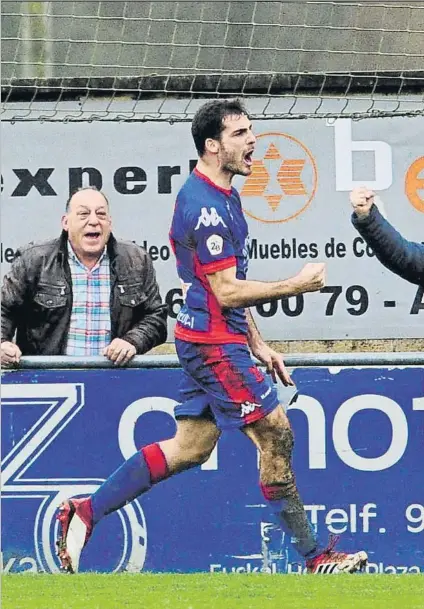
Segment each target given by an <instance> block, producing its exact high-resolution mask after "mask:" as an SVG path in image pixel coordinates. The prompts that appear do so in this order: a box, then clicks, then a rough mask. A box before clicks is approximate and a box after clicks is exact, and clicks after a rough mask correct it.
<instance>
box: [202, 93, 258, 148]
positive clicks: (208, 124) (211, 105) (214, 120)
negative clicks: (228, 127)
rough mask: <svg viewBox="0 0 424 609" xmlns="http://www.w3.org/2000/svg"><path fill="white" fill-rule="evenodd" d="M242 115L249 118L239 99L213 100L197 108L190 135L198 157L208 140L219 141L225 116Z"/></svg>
mask: <svg viewBox="0 0 424 609" xmlns="http://www.w3.org/2000/svg"><path fill="white" fill-rule="evenodd" d="M242 114H245V115H246V116H249V115H248V113H247V110H246V108H245V107H244V105H243V103H242V102H241V101H240V100H239V99H214V100H213V101H210V102H207V103H206V104H204V105H203V106H202V107H201V108H199V110H198V111H197V112H196V114H195V115H194V118H193V122H192V124H191V134H192V136H193V140H194V144H195V146H196V150H197V152H198V153H199V156H202V155H203V154H204V153H205V142H206V140H207V139H208V138H212V139H214V140H219V139H220V136H221V133H222V132H223V130H224V119H225V118H226V117H227V116H241V115H242Z"/></svg>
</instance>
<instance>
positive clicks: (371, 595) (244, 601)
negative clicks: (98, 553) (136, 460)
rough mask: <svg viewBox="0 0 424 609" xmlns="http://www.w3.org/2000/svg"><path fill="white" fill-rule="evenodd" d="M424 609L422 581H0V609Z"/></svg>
mask: <svg viewBox="0 0 424 609" xmlns="http://www.w3.org/2000/svg"><path fill="white" fill-rule="evenodd" d="M271 608H272V609H274V608H275V609H423V608H424V575H365V574H364V575H357V576H349V575H334V576H332V575H329V576H325V575H324V576H322V575H321V576H320V575H317V576H315V575H306V576H298V575H265V574H252V575H246V574H237V575H234V574H232V575H225V574H193V575H175V574H164V575H157V574H155V575H154V574H149V573H145V574H137V575H129V574H117V575H101V574H96V573H86V574H80V575H30V574H21V575H19V574H14V575H12V574H7V575H3V578H2V609H271Z"/></svg>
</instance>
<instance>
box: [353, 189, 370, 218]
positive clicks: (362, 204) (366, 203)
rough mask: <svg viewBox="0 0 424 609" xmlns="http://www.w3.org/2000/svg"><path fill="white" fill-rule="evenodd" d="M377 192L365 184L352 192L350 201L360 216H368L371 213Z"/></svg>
mask: <svg viewBox="0 0 424 609" xmlns="http://www.w3.org/2000/svg"><path fill="white" fill-rule="evenodd" d="M374 196H375V193H374V192H373V191H372V190H369V188H366V187H365V186H361V187H360V188H355V189H354V190H352V192H351V193H350V202H351V203H352V207H353V211H354V212H355V213H356V215H357V216H358V217H359V218H366V217H367V216H368V214H369V213H370V209H371V207H372V206H373V205H374Z"/></svg>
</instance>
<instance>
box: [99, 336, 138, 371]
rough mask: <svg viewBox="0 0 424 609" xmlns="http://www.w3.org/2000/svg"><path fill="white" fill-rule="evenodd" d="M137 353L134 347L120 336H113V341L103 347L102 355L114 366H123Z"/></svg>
mask: <svg viewBox="0 0 424 609" xmlns="http://www.w3.org/2000/svg"><path fill="white" fill-rule="evenodd" d="M136 353H137V350H136V348H135V347H134V345H132V344H131V343H128V342H127V341H126V340H124V339H122V338H114V339H113V341H112V342H111V343H110V345H108V346H107V347H106V349H104V351H103V355H105V356H106V357H107V358H108V360H110V361H111V362H113V363H114V364H115V365H116V366H124V365H125V364H127V363H128V362H129V361H130V360H132V358H133V357H134V355H135V354H136Z"/></svg>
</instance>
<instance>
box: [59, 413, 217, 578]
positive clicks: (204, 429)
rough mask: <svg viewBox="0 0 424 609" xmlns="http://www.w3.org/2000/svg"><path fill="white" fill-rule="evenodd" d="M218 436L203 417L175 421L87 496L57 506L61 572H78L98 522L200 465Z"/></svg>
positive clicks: (212, 447)
mask: <svg viewBox="0 0 424 609" xmlns="http://www.w3.org/2000/svg"><path fill="white" fill-rule="evenodd" d="M219 435H220V431H219V430H218V429H217V427H216V425H215V424H214V422H213V421H211V420H210V419H208V418H204V419H202V418H193V417H181V418H179V420H178V421H177V431H176V434H175V436H174V437H173V438H171V439H169V440H164V441H162V442H158V443H154V444H150V445H148V446H145V447H143V448H142V449H141V450H139V451H138V452H137V453H135V454H134V455H133V456H132V457H130V458H129V459H128V460H127V461H125V462H124V463H123V464H122V465H121V466H120V467H119V468H118V469H117V470H116V471H115V472H114V473H113V474H112V475H111V476H109V478H108V479H107V480H105V482H104V483H103V484H102V485H101V486H100V487H99V488H98V490H97V491H96V492H95V493H93V495H91V496H90V497H85V498H84V499H69V500H67V501H65V502H63V503H62V505H61V506H60V509H59V515H58V519H59V521H60V524H61V536H60V538H59V541H58V556H59V559H60V562H61V565H62V568H63V569H64V570H66V571H69V572H71V573H73V572H76V571H77V570H78V565H79V558H80V554H81V551H82V549H83V548H84V546H85V544H86V543H87V541H88V539H89V538H90V536H91V533H92V531H93V527H94V526H95V525H96V524H97V523H98V522H99V520H101V518H103V517H104V516H106V515H107V514H111V513H112V512H115V511H116V510H118V509H120V508H121V507H123V506H124V505H126V504H127V503H129V502H130V501H132V500H133V499H135V497H138V496H139V495H141V494H143V493H145V492H146V491H148V490H150V488H151V487H152V486H153V485H154V484H157V483H158V482H160V481H161V480H164V479H165V478H169V477H170V476H173V475H174V474H177V473H179V472H182V471H185V470H187V469H190V468H192V467H195V466H197V465H200V464H202V463H204V462H205V461H206V460H207V459H208V458H209V456H210V454H211V452H212V450H213V449H214V447H215V444H216V442H217V440H218V438H219Z"/></svg>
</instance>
